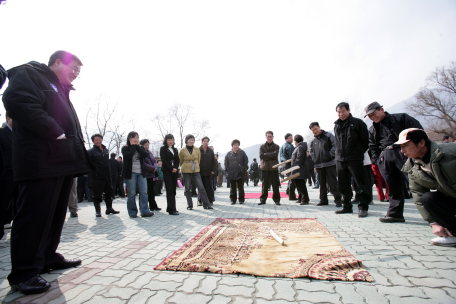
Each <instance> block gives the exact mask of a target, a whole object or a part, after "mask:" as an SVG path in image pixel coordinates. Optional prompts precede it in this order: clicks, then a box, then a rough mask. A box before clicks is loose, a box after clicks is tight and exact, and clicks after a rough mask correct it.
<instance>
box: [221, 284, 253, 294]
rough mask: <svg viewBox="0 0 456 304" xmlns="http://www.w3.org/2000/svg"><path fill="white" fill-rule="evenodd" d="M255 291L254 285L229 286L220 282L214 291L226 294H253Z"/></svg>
mask: <svg viewBox="0 0 456 304" xmlns="http://www.w3.org/2000/svg"><path fill="white" fill-rule="evenodd" d="M254 291H255V289H254V288H253V286H252V287H246V286H228V285H221V284H219V286H218V288H217V289H216V290H215V291H214V293H216V294H222V295H225V296H251V294H252V293H253V292H254Z"/></svg>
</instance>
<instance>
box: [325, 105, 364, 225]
mask: <svg viewBox="0 0 456 304" xmlns="http://www.w3.org/2000/svg"><path fill="white" fill-rule="evenodd" d="M336 111H337V114H338V115H339V119H338V120H337V121H336V122H334V124H335V126H334V134H335V138H336V167H337V177H338V185H339V191H340V193H341V194H342V200H343V208H342V209H341V210H337V211H336V214H343V213H353V207H352V203H351V199H352V197H353V192H352V189H351V178H350V177H351V176H353V178H354V180H355V183H356V184H357V185H358V187H359V189H360V193H359V201H360V202H359V205H358V209H359V212H358V216H359V217H366V216H367V211H368V210H369V203H370V202H371V201H372V194H371V193H372V191H370V190H369V187H371V188H372V185H368V183H367V179H366V171H365V170H364V164H363V161H364V152H366V151H367V147H368V143H369V135H368V131H367V126H366V124H365V123H364V121H362V120H361V119H359V118H355V117H353V116H352V115H351V114H350V105H349V104H348V103H347V102H341V103H339V104H338V105H337V106H336ZM320 183H321V187H322V186H323V181H322V180H321V179H320Z"/></svg>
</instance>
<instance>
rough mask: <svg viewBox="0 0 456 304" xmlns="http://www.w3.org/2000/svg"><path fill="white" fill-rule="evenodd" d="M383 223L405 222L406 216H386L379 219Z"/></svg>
mask: <svg viewBox="0 0 456 304" xmlns="http://www.w3.org/2000/svg"><path fill="white" fill-rule="evenodd" d="M378 220H379V221H380V222H382V223H403V222H405V219H404V218H399V217H390V216H385V217H381V218H379V219H378Z"/></svg>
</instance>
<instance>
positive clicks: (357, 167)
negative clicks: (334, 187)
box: [320, 160, 372, 211]
mask: <svg viewBox="0 0 456 304" xmlns="http://www.w3.org/2000/svg"><path fill="white" fill-rule="evenodd" d="M336 167H337V178H338V184H339V191H340V194H341V195H342V201H343V204H344V209H351V208H353V205H352V203H351V199H352V197H353V191H352V188H351V176H353V178H354V179H355V183H356V184H357V185H358V187H359V189H360V190H359V205H358V209H359V210H366V211H367V210H369V203H370V202H371V201H372V183H370V185H368V182H367V180H366V171H365V170H364V164H363V161H362V160H360V161H337V162H336ZM323 185H324V184H323V181H322V180H320V189H321V188H322V187H323ZM369 187H370V190H369ZM330 188H331V186H330ZM320 193H321V192H320Z"/></svg>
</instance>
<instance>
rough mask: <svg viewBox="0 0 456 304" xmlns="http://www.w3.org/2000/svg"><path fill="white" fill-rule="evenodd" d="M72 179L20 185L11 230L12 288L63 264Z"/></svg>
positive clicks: (39, 181)
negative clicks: (62, 243) (62, 241)
mask: <svg viewBox="0 0 456 304" xmlns="http://www.w3.org/2000/svg"><path fill="white" fill-rule="evenodd" d="M72 186H73V176H62V177H55V178H47V179H38V180H31V181H22V182H19V198H18V200H17V202H16V206H17V214H16V216H15V217H14V221H13V227H12V230H11V273H10V274H9V276H8V281H9V283H10V285H17V284H19V283H21V282H24V281H26V280H28V279H30V278H31V277H33V276H34V275H36V274H38V273H39V272H40V271H41V270H43V268H47V267H49V266H52V265H53V264H56V263H60V262H61V261H63V256H62V255H60V254H58V253H57V252H56V250H57V247H58V246H59V243H60V236H61V234H62V228H63V224H64V222H65V216H66V213H67V206H68V199H69V197H70V192H71V187H72Z"/></svg>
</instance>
